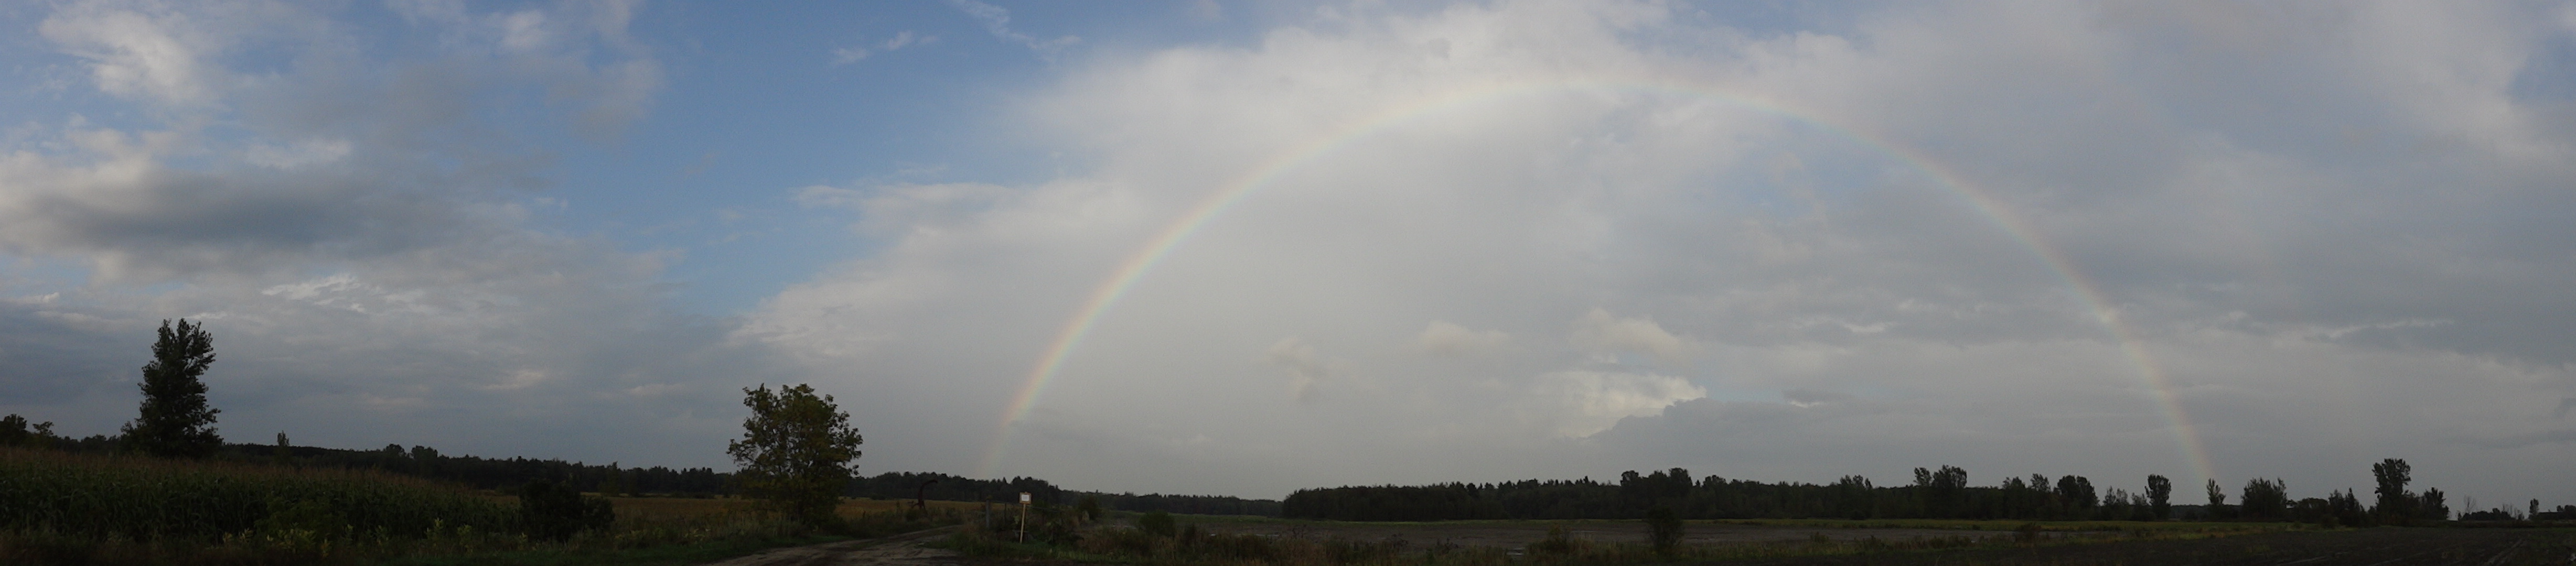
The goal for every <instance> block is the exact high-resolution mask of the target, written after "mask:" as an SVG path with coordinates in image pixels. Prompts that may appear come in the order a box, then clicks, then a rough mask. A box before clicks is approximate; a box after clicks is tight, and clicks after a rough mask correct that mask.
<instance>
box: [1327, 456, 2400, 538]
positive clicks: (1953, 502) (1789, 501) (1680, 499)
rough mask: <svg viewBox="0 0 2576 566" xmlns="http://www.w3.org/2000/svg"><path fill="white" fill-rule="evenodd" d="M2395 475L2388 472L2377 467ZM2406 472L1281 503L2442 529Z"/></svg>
mask: <svg viewBox="0 0 2576 566" xmlns="http://www.w3.org/2000/svg"><path fill="white" fill-rule="evenodd" d="M2390 464H2393V465H2394V466H2395V467H2394V468H2392V469H2393V472H2392V471H2390V470H2385V469H2382V466H2388V465H2390ZM2404 465H2405V463H2404V461H2403V460H2389V461H2387V462H2385V463H2383V464H2381V465H2380V466H2374V467H2373V470H2374V473H2379V474H2381V476H2380V477H2381V489H2380V490H2379V493H2386V494H2388V496H2385V497H2381V498H2380V499H2379V501H2378V502H2377V504H2376V505H2372V506H2370V507H2368V508H2364V507H2363V505H2362V504H2361V501H2360V500H2359V499H2358V498H2357V497H2356V496H2354V495H2353V492H2352V491H2351V490H2343V491H2337V492H2334V493H2333V494H2332V495H2330V496H2329V497H2327V498H2323V499H2319V498H2308V499H2303V500H2298V501H2291V500H2289V498H2288V496H2287V491H2286V490H2287V488H2286V487H2285V486H2284V484H2283V483H2282V482H2281V481H2280V480H2255V481H2253V482H2249V483H2248V484H2247V486H2246V490H2245V494H2246V495H2247V498H2246V499H2244V500H2243V501H2244V502H2245V503H2246V504H2245V505H2226V504H2225V503H2224V502H2223V500H2224V499H2225V497H2224V495H2223V494H2221V493H2219V492H2218V489H2217V484H2216V483H2215V482H2212V483H2210V484H2209V485H2208V486H2206V487H2207V491H2208V494H2207V495H2208V496H2209V502H2208V504H2207V505H2175V504H2174V501H2173V495H2174V493H2173V485H2172V482H2171V481H2169V480H2167V479H2166V478H2164V477H2163V476H2156V475H2150V476H2147V477H2146V478H2145V480H2146V481H2145V482H2144V483H2143V484H2142V485H2140V486H2139V488H2138V490H2137V491H2130V490H2129V489H2126V488H2120V487H2097V486H2095V485H2094V483H2093V481H2092V480H2091V479H2089V478H2085V477H2083V476H2061V477H2058V478H2057V479H2054V480H2051V479H2049V478H2048V477H2047V476H2044V475H2037V474H2034V475H2031V476H2029V477H2028V478H2022V477H2012V478H2007V479H2005V480H2004V481H2002V482H2001V483H1998V484H1995V485H1992V486H1971V485H1968V473H1967V471H1966V470H1962V469H1960V468H1956V467H1951V466H1942V467H1941V468H1939V469H1937V470H1935V469H1927V468H1916V469H1915V470H1914V482H1913V483H1912V484H1909V485H1902V486H1887V487H1882V486H1877V485H1873V484H1871V483H1870V480H1869V479H1868V478H1863V477H1860V476H1845V477H1843V478H1842V479H1840V480H1837V481H1835V482H1834V483H1830V484H1821V485H1819V484H1809V483H1794V482H1782V483H1764V482H1758V481H1747V480H1730V479H1726V478H1722V477H1718V476H1708V477H1705V478H1693V477H1692V476H1691V475H1690V471H1689V470H1684V469H1681V468H1673V469H1671V470H1666V471H1657V472H1653V473H1649V474H1639V473H1637V472H1633V471H1631V472H1627V473H1625V474H1621V476H1620V478H1619V481H1618V482H1617V483H1608V482H1601V481H1595V480H1593V479H1591V478H1584V479H1579V480H1572V481H1565V480H1523V481H1516V482H1504V483H1486V484H1468V483H1450V484H1440V485H1424V486H1376V487H1338V488H1329V489H1307V490H1299V491H1297V492H1296V493H1294V494H1290V495H1289V496H1288V499H1287V500H1286V501H1284V502H1282V505H1281V512H1282V515H1284V516H1287V517H1291V518H1308V519H1333V520H1345V521H1436V520H1450V519H1634V518H1639V517H1643V516H1645V515H1646V512H1647V511H1648V510H1650V509H1653V508H1656V507H1664V508H1669V509H1672V510H1673V511H1674V512H1675V513H1677V514H1678V515H1680V516H1681V517H1684V518H1692V519H1774V518H1837V519H1892V518H1936V519H2016V520H2137V521H2153V520H2165V519H2176V518H2193V519H2245V520H2294V521H2303V522H2316V523H2327V524H2342V525H2368V524H2382V523H2386V524H2404V523H2408V522H2412V521H2416V520H2442V519H2446V518H2448V516H2449V513H2450V509H2449V507H2448V506H2447V505H2446V504H2444V502H2443V500H2442V499H2443V495H2442V492H2441V490H2438V489H2436V490H2426V491H2425V492H2424V493H2422V494H2417V493H2414V492H2409V491H2405V483H2406V482H2407V480H2408V478H2407V477H2406V473H2405V472H2406V470H2405V468H2404Z"/></svg>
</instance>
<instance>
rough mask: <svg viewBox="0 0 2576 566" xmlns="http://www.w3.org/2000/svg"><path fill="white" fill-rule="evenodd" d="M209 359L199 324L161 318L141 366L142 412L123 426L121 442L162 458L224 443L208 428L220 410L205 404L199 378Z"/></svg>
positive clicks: (199, 454) (201, 453)
mask: <svg viewBox="0 0 2576 566" xmlns="http://www.w3.org/2000/svg"><path fill="white" fill-rule="evenodd" d="M214 363H215V340H214V338H213V337H211V336H208V335H207V334H206V329H205V327H204V325H202V324H189V323H188V319H184V318H183V319H179V323H178V324H177V325H176V326H173V325H171V324H170V321H168V320H163V321H161V339H160V340H158V341H154V342H153V343H152V363H148V364H144V365H143V385H142V387H143V407H142V414H141V415H140V416H137V417H135V419H134V422H131V423H127V424H126V425H125V429H124V433H125V442H126V446H128V447H130V448H132V449H135V450H139V451H142V452H144V453H147V454H151V455H154V456H162V457H174V458H204V457H207V456H212V455H214V454H215V449H216V448H219V447H222V446H223V443H224V439H223V437H221V436H217V435H216V434H215V429H214V427H213V425H214V424H215V414H216V413H221V412H223V411H222V410H219V409H215V408H213V407H209V406H207V405H206V383H205V382H203V381H199V380H198V378H199V377H202V376H204V375H205V374H206V367H207V366H210V365H214Z"/></svg>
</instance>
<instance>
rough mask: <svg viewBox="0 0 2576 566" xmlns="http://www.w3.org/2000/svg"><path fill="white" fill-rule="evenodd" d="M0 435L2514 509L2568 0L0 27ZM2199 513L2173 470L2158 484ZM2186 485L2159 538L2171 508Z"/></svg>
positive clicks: (2541, 443) (1239, 479)
mask: <svg viewBox="0 0 2576 566" xmlns="http://www.w3.org/2000/svg"><path fill="white" fill-rule="evenodd" d="M0 26H5V27H6V29H7V31H6V32H5V33H0V70H5V72H0V412H8V413H16V414H21V415H26V416H28V417H30V418H33V419H34V420H38V421H52V422H54V423H56V428H57V430H58V431H62V432H65V433H70V434H74V435H89V434H105V433H112V432H114V431H115V430H116V428H117V427H118V426H119V425H120V424H122V423H123V422H125V421H127V420H130V419H131V418H132V415H133V412H134V410H135V409H134V407H135V406H136V404H137V403H138V401H139V394H138V392H137V389H136V383H137V381H138V378H139V375H140V374H139V372H138V370H137V368H138V367H140V365H141V364H142V363H143V362H144V361H146V359H147V358H148V346H149V344H150V342H151V340H152V336H153V331H154V329H155V328H157V327H158V325H159V324H160V322H161V321H162V320H165V319H174V318H187V319H190V320H198V321H203V322H204V323H205V325H206V328H207V329H208V330H209V331H210V332H211V333H212V335H213V337H214V342H215V347H216V351H217V355H218V361H217V362H216V363H215V365H214V366H213V368H212V370H211V371H210V372H209V373H208V374H207V376H206V378H205V380H206V383H207V385H208V386H209V388H210V392H209V393H208V396H209V398H210V400H211V401H212V403H213V404H214V406H216V407H218V408H220V409H221V410H222V411H223V413H222V414H221V415H220V417H219V418H220V420H219V421H218V423H217V426H218V428H219V430H220V431H221V433H222V434H223V435H225V437H226V438H227V439H229V440H233V441H239V442H261V443H264V442H268V441H270V440H271V439H272V438H273V437H272V436H271V435H273V434H276V433H281V432H282V433H284V434H286V435H288V436H289V437H290V438H291V439H292V440H293V441H294V442H295V443H296V444H300V445H318V446H332V447H347V448H368V447H375V446H380V445H383V444H388V443H390V444H400V445H404V446H413V445H425V446H432V447H436V448H438V449H439V450H441V451H442V452H444V453H448V454H475V455H485V456H504V457H506V456H529V457H539V458H565V459H570V460H579V461H586V462H592V463H607V462H612V461H614V462H619V463H621V464H623V465H627V466H651V465H664V466H674V467H679V466H710V467H716V468H718V469H727V470H729V469H731V468H732V465H731V462H730V461H729V460H728V459H727V458H726V457H725V455H724V451H723V449H724V443H725V441H726V440H728V439H731V438H736V437H738V436H739V435H740V431H741V428H740V426H741V422H742V419H744V418H745V417H746V416H747V415H748V410H747V409H745V408H744V407H742V405H741V399H742V392H743V389H744V388H746V387H754V386H761V385H764V384H767V385H778V384H788V383H810V384H813V385H814V386H815V387H816V388H818V389H819V390H820V391H821V392H824V393H827V394H830V395H833V396H834V398H835V399H836V401H837V402H838V404H839V406H840V407H841V408H843V409H844V410H847V411H848V412H849V413H850V414H851V422H852V423H853V424H854V425H855V426H856V427H857V428H858V429H859V430H860V432H861V433H862V434H864V435H865V437H866V439H867V443H866V445H865V446H864V447H863V449H864V450H865V455H864V456H863V457H862V459H861V460H860V461H859V468H860V470H861V472H862V473H879V472H886V471H922V472H944V473H952V474H961V475H970V476H977V477H1008V476H1033V477H1040V478H1045V479H1047V480H1050V481H1053V482H1055V483H1057V484H1059V485H1062V486H1066V487H1068V488H1073V489H1085V490H1105V491H1113V492H1115V491H1135V492H1140V493H1142V492H1163V493H1202V494H1222V495H1239V496H1247V497H1264V498H1276V497H1282V496H1285V495H1287V494H1288V493H1289V492H1291V491H1292V490H1295V489H1299V488H1307V487H1329V486H1338V485H1377V484H1415V483H1429V482H1449V481H1479V482H1481V481H1505V480H1514V479H1524V478H1576V477H1587V476H1588V477H1593V478H1610V477H1615V476H1616V475H1617V474H1618V473H1620V472H1622V471H1626V470H1654V469H1664V468H1670V467H1684V468H1688V469H1689V470H1691V471H1692V472H1693V473H1694V474H1697V475H1702V476H1706V475H1719V476H1724V477H1727V478H1731V479H1750V480H1759V481H1804V482H1819V483H1821V482H1830V481H1833V480H1834V479H1836V478H1839V477H1841V476H1844V475H1862V476H1866V477H1869V478H1870V479H1873V480H1875V481H1877V482H1878V483H1879V484H1881V485H1888V484H1902V483H1905V482H1907V481H1909V480H1910V479H1911V474H1910V472H1911V470H1912V469H1914V468H1916V467H1935V466H1941V465H1956V466H1960V467H1963V468H1965V469H1967V470H1968V472H1969V476H1970V481H1971V483H1972V484H1976V485H1992V484H1994V483H1997V482H2000V481H2001V480H2003V479H2004V478H2006V477H2021V476H2027V475H2030V474H2033V473H2040V474H2048V475H2051V476H2056V475H2068V474H2073V475H2084V476H2088V477H2090V478H2092V479H2093V481H2094V482H2095V483H2096V484H2099V485H2105V486H2113V487H2119V486H2130V487H2129V489H2131V491H2138V489H2137V488H2136V487H2134V486H2140V485H2143V484H2144V483H2145V477H2146V476H2147V475H2149V474H2160V475H2164V476H2167V477H2170V478H2173V479H2174V480H2175V481H2176V482H2177V483H2181V484H2183V485H2190V486H2198V485H2199V484H2201V483H2202V482H2203V480H2208V479H2215V480H2216V481H2218V482H2219V483H2220V484H2222V485H2224V486H2227V488H2228V491H2229V493H2230V494H2231V495H2232V494H2233V493H2234V492H2235V491H2236V487H2237V486H2241V485H2243V484H2244V483H2245V482H2246V480H2248V479H2251V478H2257V477H2264V478H2281V479H2283V480H2286V481H2287V483H2288V486H2289V491H2290V493H2291V494H2292V496H2294V497H2312V496H2323V495H2324V494H2325V492H2326V491H2328V490H2332V489H2343V488H2361V489H2363V490H2367V489H2368V488H2369V486H2370V485H2371V478H2370V476H2369V475H2368V468H2369V465H2370V464H2371V463H2373V462H2377V461H2379V460H2380V459H2382V458H2403V459H2407V460H2408V461H2409V462H2410V463H2412V464H2413V468H2414V470H2415V478H2416V482H2417V486H2419V487H2437V488H2440V489H2442V490H2444V491H2445V492H2447V493H2449V494H2451V497H2452V501H2453V503H2452V505H2453V507H2454V508H2455V509H2465V508H2466V506H2465V505H2464V503H2465V502H2464V501H2463V498H2466V497H2474V498H2477V499H2478V500H2479V501H2480V502H2481V506H2482V507H2483V506H2495V505H2507V504H2511V503H2514V502H2518V501H2521V500H2523V499H2528V498H2538V499H2540V500H2542V501H2543V502H2544V503H2545V504H2547V505H2549V506H2554V505H2558V504H2562V503H2576V486H2570V485H2568V484H2567V483H2566V482H2564V481H2562V480H2563V478H2564V477H2565V475H2566V474H2565V471H2566V470H2567V469H2569V467H2570V466H2571V465H2576V420H2571V415H2570V414H2569V413H2570V409H2571V408H2576V365H2571V364H2576V340H2571V338H2569V337H2570V336H2576V285H2571V284H2569V283H2568V282H2570V281H2576V4H2568V3H2542V2H2532V3H2439V4H2432V3H2421V2H2338V3H2303V4H2282V3H2230V2H2170V1H2154V2H2030V3H2019V2H1986V1H1968V2H1938V1H1936V2H1895V3H1878V2H1835V3H1802V2H1708V3H1695V2H1687V1H1679V0H1675V1H1669V2H1653V1H1627V0H1580V1H1573V0H1568V1H1551V0H1495V1H1489V2H1457V3H1439V2H1393V1H1374V0H1364V1H1354V2H1311V3H1310V2H1233V1H1222V0H1219V1H1206V0H1197V1H1170V2H1120V3H1107V4H1100V3H1061V2H1005V1H992V2H989V3H988V2H985V1H977V0H948V1H907V2H839V3H824V4H818V5H788V6H763V7H738V6H732V5H717V4H707V3H661V2H646V1H624V0H612V1H598V2H531V3H515V2H459V1H442V0H388V1H381V2H380V1H376V0H348V1H339V2H312V3H303V2H271V1H236V0H215V1H205V2H150V1H85V0H64V1H38V2H15V3H10V4H6V5H0ZM2185 491H2186V492H2187V493H2193V494H2196V493H2197V492H2198V490H2197V489H2186V490H2185ZM2186 499H2188V498H2186Z"/></svg>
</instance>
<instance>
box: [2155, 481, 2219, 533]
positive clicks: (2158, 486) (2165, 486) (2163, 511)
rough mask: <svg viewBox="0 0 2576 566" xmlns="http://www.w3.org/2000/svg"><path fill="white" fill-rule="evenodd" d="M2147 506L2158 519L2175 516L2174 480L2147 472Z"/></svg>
mask: <svg viewBox="0 0 2576 566" xmlns="http://www.w3.org/2000/svg"><path fill="white" fill-rule="evenodd" d="M2212 485H2216V484H2212ZM2147 508H2148V509H2149V513H2152V514H2154V515H2155V517H2156V519H2155V520H2158V521H2162V520H2165V519H2166V518H2169V517H2172V516H2173V480H2169V479H2165V477H2164V476H2160V475H2155V474H2147Z"/></svg>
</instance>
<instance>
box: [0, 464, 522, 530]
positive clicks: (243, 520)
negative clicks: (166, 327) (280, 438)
mask: <svg viewBox="0 0 2576 566" xmlns="http://www.w3.org/2000/svg"><path fill="white" fill-rule="evenodd" d="M514 513H515V509H514V508H512V507H510V506H508V505H506V504H503V503H500V502H497V501H493V500H490V499H486V498H482V497H478V496H475V495H473V494H470V493H467V492H464V491H461V490H458V489H455V488H450V487H446V486H442V485H438V484H434V483H430V482H427V481H422V480H418V479H413V478H406V477H400V476H394V475H391V474H383V473H371V472H365V471H346V470H295V469H286V468H276V467H266V466H255V465H244V464H227V463H220V462H183V461H169V460H156V459H150V458H141V457H132V456H92V455H73V454H63V453H57V452H50V451H38V450H26V449H15V448H0V532H45V533H50V534H52V535H55V536H70V537H79V538H111V537H114V538H123V539H126V540H167V539H194V540H205V541H212V540H217V539H219V538H221V537H223V536H225V535H241V534H245V533H251V532H254V531H281V530H284V531H302V532H307V533H312V534H321V535H324V536H339V537H350V536H365V537H375V538H383V537H396V538H402V537H420V536H424V535H425V534H427V533H430V532H431V531H433V530H435V529H456V528H460V527H472V528H475V529H480V530H487V531H488V530H497V529H507V528H509V527H510V525H509V522H510V521H512V520H513V519H514V518H515V515H514Z"/></svg>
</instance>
